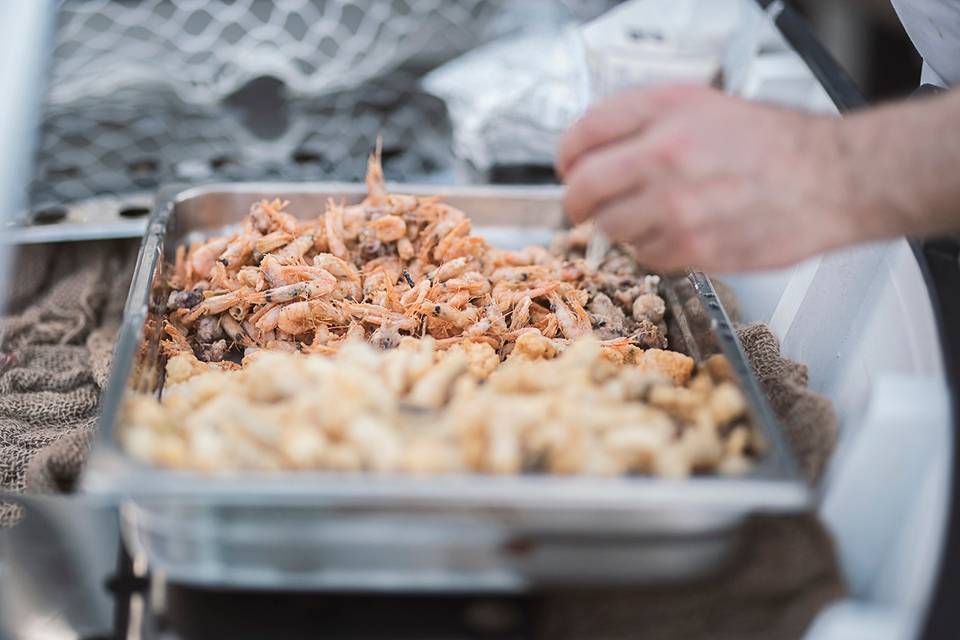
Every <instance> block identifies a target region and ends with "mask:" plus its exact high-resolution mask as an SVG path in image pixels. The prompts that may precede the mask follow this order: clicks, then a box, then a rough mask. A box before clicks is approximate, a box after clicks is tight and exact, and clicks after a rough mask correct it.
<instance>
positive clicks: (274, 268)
mask: <svg viewBox="0 0 960 640" xmlns="http://www.w3.org/2000/svg"><path fill="white" fill-rule="evenodd" d="M366 185H367V196H366V198H365V199H364V200H363V201H362V202H360V203H359V204H354V205H348V206H347V205H343V204H341V203H337V202H335V201H332V200H330V201H328V202H327V203H326V206H325V209H324V211H322V212H319V213H318V215H316V217H313V218H311V217H304V218H302V219H301V218H297V217H295V216H293V215H292V214H291V213H290V212H288V211H287V206H288V204H287V203H284V202H281V201H278V200H275V201H272V202H269V201H261V202H258V203H256V204H254V205H253V207H252V208H251V210H250V213H249V216H248V217H247V218H246V219H245V220H244V222H243V224H242V226H241V227H240V228H239V229H238V230H237V231H236V232H235V233H233V234H232V235H229V236H223V237H214V238H211V239H209V240H206V241H204V242H198V243H193V244H191V245H189V246H181V247H179V248H178V250H177V253H176V259H175V261H174V263H173V264H171V265H168V267H167V273H168V281H167V284H168V285H169V288H170V290H171V293H170V295H169V299H168V300H167V315H166V319H165V325H164V340H163V341H162V343H161V346H162V349H163V353H164V355H165V357H166V360H167V361H166V370H165V382H164V386H163V393H162V398H159V399H158V398H157V397H156V396H154V395H147V394H134V395H131V396H130V397H129V398H128V400H127V402H126V404H125V409H124V414H123V417H122V419H121V425H120V431H119V437H120V439H121V442H122V444H123V446H124V447H125V449H126V450H127V451H128V452H129V453H131V454H132V455H133V456H135V457H137V458H139V459H141V460H143V461H146V462H148V463H150V464H154V465H158V466H161V467H168V468H180V469H195V470H202V471H230V470H297V469H300V470H303V469H313V470H328V471H341V472H348V471H353V472H371V473H415V474H416V473H420V474H440V473H486V474H517V473H552V474H589V475H622V474H652V475H658V476H664V477H684V476H687V475H689V474H692V473H723V474H737V473H743V472H746V471H747V470H749V469H750V468H751V460H752V459H753V458H754V457H755V454H756V453H757V451H756V448H757V442H755V439H754V438H753V437H752V433H753V432H752V431H751V429H750V428H749V423H748V420H747V417H746V414H745V410H746V405H745V400H744V397H743V395H742V393H741V392H740V390H739V388H738V387H737V386H736V384H735V383H734V381H733V378H732V376H731V375H730V369H729V366H728V365H727V364H726V361H724V360H722V359H720V358H718V357H714V358H713V359H711V360H708V361H706V362H703V363H701V364H700V365H699V366H696V364H695V363H694V361H693V359H692V358H690V357H688V356H686V355H684V354H681V353H678V352H675V351H670V350H667V326H666V323H665V318H664V315H665V311H666V308H665V307H666V305H665V303H664V299H663V298H662V297H661V296H660V291H659V288H660V278H659V277H658V276H656V275H653V274H649V273H647V272H645V271H643V270H642V269H641V268H640V267H639V266H638V264H637V262H636V260H634V259H633V258H632V257H631V256H630V255H628V254H627V253H626V252H625V250H624V249H623V248H615V249H614V250H613V251H611V252H610V253H609V255H608V256H607V257H606V259H605V260H604V262H603V263H602V264H601V265H600V267H599V268H598V269H589V268H587V266H586V264H585V260H584V253H585V247H586V244H587V240H588V238H589V235H590V229H589V228H587V227H578V228H576V229H574V230H572V231H569V232H566V233H564V234H561V235H560V236H559V237H558V240H557V242H556V243H555V244H554V246H553V247H551V248H550V249H549V250H548V249H546V248H543V247H529V248H526V249H523V250H520V251H506V250H501V249H497V248H494V247H492V246H490V245H489V244H488V243H487V242H486V241H485V240H484V239H483V238H482V237H480V236H479V235H475V234H474V233H472V229H471V223H470V219H469V218H468V217H467V216H466V215H465V214H464V213H463V212H462V211H459V210H458V209H455V208H453V207H451V206H449V205H447V204H445V203H443V202H442V201H441V200H440V199H439V198H436V197H414V196H410V195H396V194H388V193H387V192H386V190H385V187H384V181H383V172H382V169H381V165H380V154H379V150H378V151H377V152H375V153H374V154H373V155H372V156H371V157H370V160H369V162H368V171H367V178H366ZM299 213H301V214H309V213H310V212H299Z"/></svg>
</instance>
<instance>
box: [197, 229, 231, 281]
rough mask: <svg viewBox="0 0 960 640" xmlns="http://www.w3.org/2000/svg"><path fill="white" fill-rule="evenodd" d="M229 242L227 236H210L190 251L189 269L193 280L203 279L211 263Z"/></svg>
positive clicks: (210, 267)
mask: <svg viewBox="0 0 960 640" xmlns="http://www.w3.org/2000/svg"><path fill="white" fill-rule="evenodd" d="M228 244H230V239H229V238H211V239H210V240H208V241H207V242H205V243H204V244H202V245H200V246H199V247H198V248H197V249H195V250H194V251H191V252H190V270H191V271H192V272H193V275H194V276H195V278H194V280H204V279H206V277H207V276H209V275H210V270H211V269H213V263H214V262H216V261H217V258H218V257H220V254H221V253H223V252H224V250H225V249H226V248H227V245H228Z"/></svg>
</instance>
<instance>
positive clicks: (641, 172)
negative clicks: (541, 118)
mask: <svg viewBox="0 0 960 640" xmlns="http://www.w3.org/2000/svg"><path fill="white" fill-rule="evenodd" d="M644 144H645V140H644V139H643V138H642V137H632V138H629V139H627V140H625V141H620V142H617V143H613V144H609V145H607V146H605V147H603V148H602V149H598V150H596V151H594V152H592V153H589V154H587V155H586V156H584V157H583V159H582V160H581V161H580V162H578V163H577V164H576V165H575V166H574V167H573V169H572V170H571V171H570V173H569V174H568V175H567V188H566V190H565V192H564V197H563V210H564V212H565V213H566V214H567V217H569V218H570V220H571V221H572V222H574V223H575V224H579V223H581V222H583V221H585V220H586V219H587V218H589V217H591V216H592V215H593V214H594V213H595V211H596V210H598V209H599V208H600V207H601V206H602V205H603V204H604V203H605V202H607V201H611V200H614V199H616V198H617V197H619V196H622V195H624V194H626V193H628V192H631V191H637V190H639V189H640V188H642V187H643V186H645V185H646V184H647V183H648V178H649V175H648V173H649V171H648V169H649V167H647V166H645V163H644V161H643V158H644V156H645V154H644Z"/></svg>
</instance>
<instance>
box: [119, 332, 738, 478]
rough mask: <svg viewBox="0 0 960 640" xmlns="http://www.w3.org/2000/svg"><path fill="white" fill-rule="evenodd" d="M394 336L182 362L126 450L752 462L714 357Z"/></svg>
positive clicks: (591, 463) (181, 463)
mask: <svg viewBox="0 0 960 640" xmlns="http://www.w3.org/2000/svg"><path fill="white" fill-rule="evenodd" d="M436 343H437V341H436V340H434V339H433V338H431V337H429V336H427V337H424V338H421V339H417V338H412V337H403V338H401V339H400V342H399V344H398V345H397V346H396V348H394V349H390V350H381V349H378V348H376V347H375V346H373V345H371V344H370V343H369V342H366V341H363V340H359V339H358V340H350V341H348V342H347V343H345V344H344V345H343V346H342V347H341V348H340V349H339V350H338V351H337V353H336V354H334V355H332V356H319V355H311V354H301V353H290V352H285V351H270V350H260V351H257V352H254V353H251V354H250V355H248V356H247V357H246V358H245V359H244V365H243V367H242V368H239V369H236V370H224V369H222V368H221V367H219V366H217V365H216V364H215V363H206V362H202V361H200V360H198V359H197V358H196V357H194V356H193V355H192V354H189V353H181V354H178V355H175V356H173V357H172V358H170V359H169V360H168V362H167V382H166V387H165V389H164V394H163V399H162V401H160V400H158V399H157V398H156V397H155V396H153V395H147V394H140V395H135V396H132V397H131V398H130V399H129V400H128V402H127V403H126V405H125V413H124V416H123V419H122V421H121V425H122V428H121V431H120V438H121V443H122V445H123V446H124V448H125V449H126V450H127V451H128V452H129V453H130V454H131V455H133V456H134V457H136V458H138V459H140V460H143V461H145V462H147V463H150V464H152V465H156V466H160V467H167V468H177V469H191V470H198V471H236V470H245V471H278V470H305V469H313V470H326V471H336V472H367V473H388V474H389V473H405V474H449V473H480V474H519V473H551V474H567V475H571V474H572V475H594V476H615V475H622V474H648V475H656V476H661V477H672V478H677V477H685V476H687V475H689V474H691V473H721V474H731V475H732V474H740V473H744V472H746V471H748V470H749V469H750V468H751V465H752V462H751V461H752V459H753V457H754V454H755V451H754V450H753V448H752V447H753V439H752V437H751V431H750V428H749V426H748V422H747V419H746V417H745V409H746V407H745V404H744V398H743V395H742V394H741V392H740V391H739V389H738V387H737V386H736V385H735V384H734V383H733V382H732V379H731V377H730V374H729V365H728V364H727V363H726V361H724V360H722V359H721V358H720V357H718V356H715V357H714V358H713V359H711V360H708V361H706V362H705V363H703V364H701V366H700V367H699V368H697V369H696V371H695V370H694V363H693V361H692V360H691V359H690V358H689V357H687V356H684V355H682V354H679V353H676V352H672V351H662V350H658V349H650V350H644V351H640V350H637V352H634V356H635V357H634V358H633V360H632V361H625V360H623V359H621V358H620V357H619V352H617V351H615V350H611V349H608V348H605V347H604V346H603V345H602V343H601V341H600V340H599V339H597V338H595V337H586V338H581V339H578V340H576V341H575V342H573V343H572V344H570V345H568V346H567V347H566V348H565V349H564V350H563V351H562V352H559V351H557V350H556V345H555V344H554V343H553V341H551V340H550V339H549V338H546V337H544V336H541V335H538V334H535V333H532V332H530V333H526V334H523V335H522V336H521V337H520V338H518V340H517V341H516V345H515V348H514V349H513V350H512V351H511V354H510V355H509V356H508V358H507V360H506V361H505V362H502V363H501V362H500V359H499V357H498V356H497V354H496V352H495V350H494V349H493V347H492V346H491V345H490V344H488V343H486V342H482V341H481V342H472V341H464V342H462V343H461V344H458V345H456V346H454V347H451V348H449V349H445V350H438V349H437V348H436Z"/></svg>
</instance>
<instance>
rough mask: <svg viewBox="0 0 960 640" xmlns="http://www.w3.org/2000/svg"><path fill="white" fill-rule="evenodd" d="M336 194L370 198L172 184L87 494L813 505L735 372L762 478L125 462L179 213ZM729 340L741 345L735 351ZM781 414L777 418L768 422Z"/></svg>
mask: <svg viewBox="0 0 960 640" xmlns="http://www.w3.org/2000/svg"><path fill="white" fill-rule="evenodd" d="M388 188H390V189H391V190H392V191H393V192H399V193H412V194H431V195H434V194H436V195H441V196H444V197H490V198H505V197H518V198H528V199H534V200H543V201H545V202H546V201H551V202H552V201H556V200H558V199H559V198H560V196H561V194H562V193H563V191H562V188H560V187H557V186H554V185H545V186H529V185H524V186H499V185H468V186H461V185H449V186H443V185H435V184H412V183H411V184H407V183H388ZM328 192H339V193H356V194H361V193H364V192H365V188H364V185H362V184H361V183H353V182H312V183H299V182H231V183H220V182H217V183H210V184H206V185H179V184H172V185H168V186H165V187H163V188H161V189H160V190H159V191H158V193H157V198H156V201H155V204H154V206H153V210H152V212H151V214H150V218H149V220H148V222H147V228H146V232H145V233H144V236H143V240H142V243H141V246H140V253H139V255H138V258H137V263H136V267H135V270H134V275H133V279H132V281H131V285H130V289H129V293H128V296H127V301H126V305H125V307H124V316H123V321H122V324H121V329H120V334H119V337H118V342H117V346H116V350H115V353H114V362H113V365H112V366H111V373H110V377H109V382H108V385H107V388H106V390H105V393H104V396H103V401H102V405H101V414H100V417H99V419H98V423H97V432H96V434H95V437H94V442H93V446H92V450H91V456H90V462H89V464H88V467H87V469H86V470H85V472H84V474H83V476H82V477H81V484H80V486H81V488H82V491H84V492H85V493H91V494H97V495H104V496H108V497H110V498H112V499H114V500H118V501H119V500H122V499H124V498H136V497H142V498H149V499H158V498H163V497H166V498H175V499H180V500H190V501H199V502H201V503H205V504H211V505H214V504H261V503H263V502H265V501H269V502H270V503H274V502H276V501H277V500H281V501H283V500H286V501H288V502H290V503H297V504H301V503H302V504H304V505H307V504H310V505H315V506H321V504H326V506H334V505H340V506H342V505H344V504H350V503H368V504H371V505H376V504H378V503H379V504H381V505H386V504H396V503H397V501H398V500H399V501H402V502H404V503H405V504H408V505H409V506H423V507H426V506H435V507H439V508H442V507H444V506H446V507H450V506H452V505H454V504H456V505H459V506H464V505H466V506H472V507H476V508H507V507H517V508H523V509H534V510H538V511H539V510H544V509H547V510H549V509H557V510H565V509H578V510H584V511H594V510H599V511H604V512H633V511H638V510H643V509H648V508H657V509H660V508H667V509H690V508H704V509H721V510H734V511H738V512H739V511H742V512H743V513H744V515H746V514H747V513H750V512H757V511H776V512H782V511H786V512H796V511H805V510H809V509H810V508H812V506H813V497H812V490H811V489H810V487H809V486H808V484H807V483H806V482H805V481H804V480H803V478H802V477H801V476H800V474H799V470H798V467H797V465H796V463H795V460H794V456H793V454H792V452H791V451H790V449H789V448H788V447H787V445H786V441H785V433H784V432H783V430H782V426H781V425H780V423H779V421H778V420H776V418H775V416H773V414H772V411H771V409H770V407H769V403H768V402H767V400H766V397H765V395H764V394H763V393H762V392H759V386H758V385H759V383H758V382H757V380H756V377H755V375H754V374H753V371H752V369H751V368H750V367H749V365H747V366H746V370H742V367H738V373H740V374H741V375H742V376H743V375H744V374H746V375H745V377H743V379H742V380H741V382H742V383H743V384H744V386H745V387H746V388H745V389H744V391H745V392H746V393H748V395H749V396H750V400H751V407H752V409H751V410H755V409H757V408H759V410H760V412H761V414H760V415H759V416H757V415H754V416H753V417H754V419H761V420H762V421H764V422H762V424H764V425H766V426H767V427H769V426H770V425H774V426H775V427H776V428H773V429H771V428H764V429H763V431H764V435H765V436H766V437H767V440H768V452H767V454H766V455H765V456H764V459H763V460H762V461H761V463H760V464H759V465H758V470H759V474H755V475H751V476H745V477H723V476H716V475H712V476H692V477H690V478H686V479H682V480H669V479H663V478H656V477H650V476H628V477H618V478H602V477H584V476H579V477H562V476H548V475H530V474H527V475H524V474H520V475H517V476H510V477H496V476H488V475H481V474H461V475H444V476H441V477H442V478H443V482H437V479H438V476H424V477H416V476H387V475H375V474H356V475H345V474H335V473H329V472H320V471H285V472H275V473H254V472H245V473H242V474H237V473H233V474H204V473H199V472H190V471H181V470H167V469H160V468H155V467H150V466H147V465H145V464H142V463H139V462H137V461H136V460H134V459H132V458H130V457H129V456H127V455H126V454H125V453H124V452H123V451H122V449H121V448H120V447H119V444H118V443H117V442H116V440H115V439H114V437H113V433H114V432H113V428H114V426H115V424H116V419H117V417H118V414H119V409H120V404H121V402H122V399H123V396H124V395H125V393H126V389H127V381H128V378H129V375H130V370H131V367H132V364H133V361H134V357H135V354H136V350H137V348H138V344H139V341H140V339H141V337H142V330H143V325H144V323H145V321H146V319H147V308H148V300H149V295H150V285H151V282H152V279H153V273H154V269H155V268H156V264H157V261H158V260H159V259H161V258H162V255H161V253H162V248H163V240H164V237H165V235H166V232H167V226H168V223H169V220H170V218H171V216H173V215H174V212H175V207H176V205H177V204H180V203H183V202H186V201H189V200H191V199H193V198H198V197H203V196H209V195H212V194H216V193H229V194H240V195H242V194H250V193H276V194H277V196H278V197H283V194H284V193H289V194H294V193H302V194H308V195H309V194H319V193H328ZM691 280H692V282H693V284H694V285H695V289H696V290H697V292H698V293H699V294H700V295H701V298H703V295H704V292H711V291H712V292H713V294H714V295H715V291H714V289H713V285H712V283H711V282H710V280H709V277H707V276H706V275H705V274H701V273H699V272H694V273H693V274H691ZM716 300H717V305H718V306H715V307H714V306H711V307H709V310H710V315H711V324H712V325H713V326H714V328H716V327H717V326H721V327H723V326H726V327H727V329H728V331H727V333H726V335H719V337H720V338H721V340H720V342H721V347H722V348H723V350H724V353H725V354H727V356H728V358H729V359H731V361H734V362H739V363H740V364H743V363H744V359H745V356H744V353H743V349H742V346H741V345H740V344H739V341H738V340H737V338H736V332H735V331H733V330H732V328H731V327H730V324H729V317H728V316H727V314H726V311H725V310H724V309H723V306H722V303H720V302H719V298H717V299H716ZM730 340H732V344H731V343H730ZM771 417H772V421H770V420H771Z"/></svg>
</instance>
